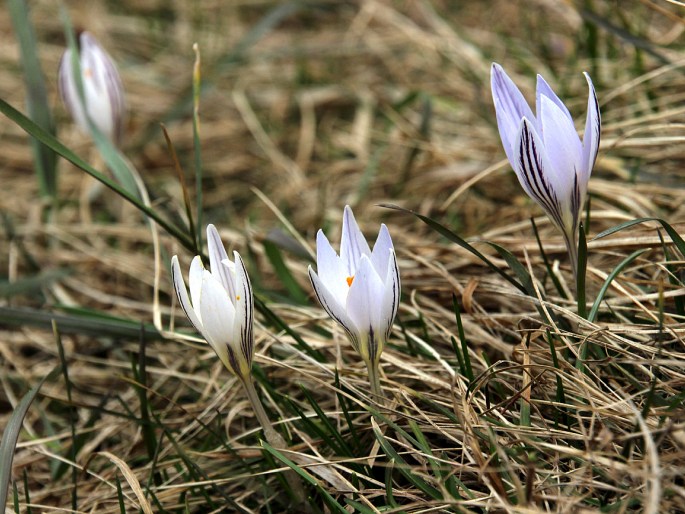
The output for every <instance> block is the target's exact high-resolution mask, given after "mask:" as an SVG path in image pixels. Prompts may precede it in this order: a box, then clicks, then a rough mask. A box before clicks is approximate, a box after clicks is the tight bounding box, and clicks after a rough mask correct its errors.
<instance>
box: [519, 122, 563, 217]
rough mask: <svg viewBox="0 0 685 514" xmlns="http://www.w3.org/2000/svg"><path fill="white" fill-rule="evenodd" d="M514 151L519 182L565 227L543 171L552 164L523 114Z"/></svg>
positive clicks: (554, 196) (551, 188)
mask: <svg viewBox="0 0 685 514" xmlns="http://www.w3.org/2000/svg"><path fill="white" fill-rule="evenodd" d="M515 155H516V157H515V160H514V164H515V167H514V170H515V171H516V175H517V176H518V179H519V182H520V183H521V186H523V189H525V191H526V193H528V196H530V197H531V198H532V199H533V200H535V201H536V202H537V203H538V204H539V205H540V206H541V207H542V208H543V209H544V210H545V212H547V215H548V216H549V217H550V218H551V219H552V221H553V222H554V224H555V225H557V227H558V228H559V229H561V230H564V217H563V213H562V210H561V203H560V201H559V197H558V196H557V193H556V191H555V190H554V188H553V187H552V185H551V184H550V182H549V180H548V178H547V174H546V170H548V169H549V168H550V167H551V164H550V162H549V159H548V158H547V154H546V152H545V149H544V147H543V145H542V140H541V139H540V136H539V135H538V133H537V132H536V130H535V128H534V127H533V125H532V123H531V122H530V121H528V120H527V119H526V118H524V119H523V120H522V121H521V128H520V129H519V136H518V138H517V141H516V154H515Z"/></svg>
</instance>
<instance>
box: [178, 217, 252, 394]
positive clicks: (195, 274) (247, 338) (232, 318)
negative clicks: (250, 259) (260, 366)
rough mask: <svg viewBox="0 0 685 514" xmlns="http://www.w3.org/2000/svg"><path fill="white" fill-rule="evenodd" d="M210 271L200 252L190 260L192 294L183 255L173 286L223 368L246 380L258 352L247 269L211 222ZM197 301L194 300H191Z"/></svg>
mask: <svg viewBox="0 0 685 514" xmlns="http://www.w3.org/2000/svg"><path fill="white" fill-rule="evenodd" d="M207 246H208V250H209V264H210V267H211V271H210V270H206V269H205V268H204V267H203V265H202V260H201V259H200V256H199V255H198V256H196V257H195V258H194V259H193V261H192V263H191V264H190V272H189V274H188V275H189V277H188V278H189V284H190V298H188V292H187V291H186V285H185V282H184V281H183V277H182V276H181V267H180V266H179V264H178V257H177V256H176V255H174V257H173V258H172V259H171V274H172V278H173V282H174V288H175V289H176V294H177V295H178V300H179V302H180V303H181V307H182V308H183V311H184V312H185V313H186V316H188V319H189V320H190V322H191V323H192V324H193V326H194V327H195V328H196V329H197V331H198V332H200V334H202V336H203V337H204V338H205V339H206V340H207V342H208V343H209V344H210V345H211V346H212V348H213V349H214V351H215V352H216V354H217V355H218V356H219V359H221V362H223V364H224V366H226V368H228V369H229V370H230V371H233V372H234V373H235V374H236V375H237V376H238V377H239V378H241V379H242V380H243V381H246V380H247V377H248V376H249V375H250V370H251V368H252V358H253V356H254V337H253V332H252V331H253V321H254V298H253V296H252V285H251V284H250V278H249V277H248V276H247V270H246V269H245V264H244V263H243V260H242V259H241V258H240V255H238V252H233V255H234V257H235V262H231V261H230V260H229V259H228V255H227V254H226V250H225V249H224V245H223V244H222V242H221V238H220V237H219V233H218V232H217V230H216V228H215V227H214V225H208V226H207ZM191 300H192V303H191Z"/></svg>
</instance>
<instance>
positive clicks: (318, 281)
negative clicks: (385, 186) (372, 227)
mask: <svg viewBox="0 0 685 514" xmlns="http://www.w3.org/2000/svg"><path fill="white" fill-rule="evenodd" d="M316 267H317V271H316V272H315V271H314V270H313V269H312V267H311V266H310V267H309V278H310V279H311V282H312V286H313V287H314V292H315V293H316V297H317V298H318V299H319V302H320V303H321V306H322V307H323V308H324V309H325V310H326V312H327V313H328V314H329V315H330V316H331V318H333V319H334V320H335V321H337V322H338V323H339V324H340V325H341V326H342V327H343V329H344V330H345V332H346V333H347V335H348V337H349V339H350V342H351V343H352V345H353V346H354V348H355V349H356V350H357V352H359V354H360V355H361V357H362V359H363V360H364V362H365V364H366V365H367V367H368V369H369V374H370V380H371V385H372V387H373V390H374V392H375V393H380V386H379V383H378V375H377V370H378V362H379V360H380V356H381V352H382V351H383V347H384V346H385V343H386V341H387V339H388V336H389V334H390V329H391V328H392V323H393V320H394V319H395V315H396V314H397V309H398V306H399V302H400V272H399V269H398V267H397V259H396V257H395V250H394V248H393V245H392V240H391V239H390V233H389V232H388V228H387V227H386V226H385V225H381V228H380V231H379V232H378V238H377V239H376V243H375V244H374V247H373V251H371V250H370V249H369V245H368V243H367V242H366V239H365V238H364V235H363V234H362V233H361V230H359V226H358V225H357V222H356V220H355V219H354V215H353V214H352V209H350V207H349V206H346V207H345V212H344V215H343V227H342V239H341V242H340V255H339V256H338V254H336V252H335V250H333V248H332V247H331V244H330V243H329V242H328V239H327V238H326V236H325V235H324V233H323V231H321V230H319V232H318V234H317V236H316Z"/></svg>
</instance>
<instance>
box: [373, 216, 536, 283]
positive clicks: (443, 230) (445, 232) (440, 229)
mask: <svg viewBox="0 0 685 514" xmlns="http://www.w3.org/2000/svg"><path fill="white" fill-rule="evenodd" d="M380 206H381V207H385V208H387V209H393V210H396V211H400V212H406V213H409V214H413V215H414V216H416V217H417V218H419V219H420V220H421V221H423V222H424V223H425V224H426V225H428V226H429V227H431V228H432V229H433V230H435V231H436V232H437V233H439V234H440V235H442V236H443V237H445V238H447V239H449V240H450V241H452V242H453V243H456V244H457V245H459V246H461V247H462V248H463V249H464V250H466V251H468V252H470V253H472V254H473V255H475V256H476V257H478V258H479V259H480V260H481V261H483V263H485V265H486V266H487V267H488V268H490V269H491V270H492V271H494V272H495V273H497V274H498V275H500V276H502V278H504V279H505V280H506V281H507V282H509V283H510V284H511V285H513V286H514V287H515V288H516V289H518V290H519V291H521V292H522V293H526V294H527V293H528V292H527V291H526V288H525V287H524V286H523V285H522V284H520V283H519V282H518V281H517V280H516V279H514V278H512V277H510V276H509V275H508V274H507V273H506V272H505V271H504V270H502V269H500V268H499V267H498V266H495V265H494V264H493V263H492V261H490V259H488V258H487V257H486V256H485V255H483V254H482V253H480V252H479V251H478V250H476V249H475V248H474V247H473V246H471V245H470V244H469V243H467V242H466V240H465V239H463V238H462V237H460V236H458V235H457V234H455V233H454V232H452V231H451V230H450V229H448V228H447V227H445V226H443V225H441V224H440V223H438V222H437V221H435V220H433V219H431V218H429V217H428V216H424V215H423V214H419V213H418V212H415V211H412V210H409V209H404V208H403V207H398V206H397V205H391V204H381V205H380Z"/></svg>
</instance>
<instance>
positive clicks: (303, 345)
mask: <svg viewBox="0 0 685 514" xmlns="http://www.w3.org/2000/svg"><path fill="white" fill-rule="evenodd" d="M254 303H255V307H256V308H257V310H258V311H259V312H261V313H262V314H263V315H264V317H265V318H266V320H267V321H268V322H269V323H270V324H271V325H273V326H275V327H276V328H278V329H279V330H283V331H284V332H285V333H286V334H288V335H289V336H290V337H292V338H293V339H294V340H295V343H296V344H297V346H298V347H299V348H300V350H302V351H303V352H305V353H306V354H307V355H309V356H310V357H311V358H312V359H315V360H316V361H317V362H325V360H326V359H325V357H324V356H323V354H322V353H321V352H320V351H318V350H315V349H314V348H312V347H311V346H309V344H308V343H307V342H306V341H305V340H304V339H302V337H300V335H299V334H298V333H297V332H295V331H294V330H293V329H292V328H290V327H289V326H288V324H287V323H286V322H285V321H283V320H282V319H281V318H280V317H279V316H278V315H277V314H276V313H275V312H273V311H272V310H271V309H269V308H268V307H267V306H266V304H265V303H264V302H263V301H262V300H260V299H259V298H258V297H256V296H255V299H254Z"/></svg>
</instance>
